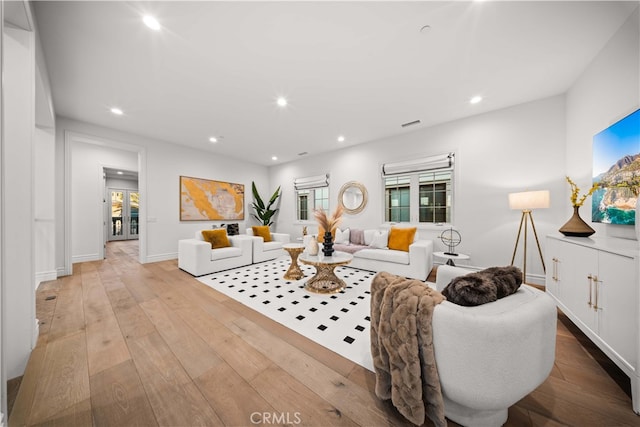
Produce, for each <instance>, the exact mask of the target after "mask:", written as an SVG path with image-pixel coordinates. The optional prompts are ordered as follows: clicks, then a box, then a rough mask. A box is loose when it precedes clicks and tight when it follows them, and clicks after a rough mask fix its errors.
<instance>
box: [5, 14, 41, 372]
mask: <svg viewBox="0 0 640 427" xmlns="http://www.w3.org/2000/svg"><path fill="white" fill-rule="evenodd" d="M34 51H35V49H34V38H33V33H32V32H29V31H24V30H20V29H15V28H9V27H8V26H5V28H4V38H3V56H4V58H3V77H2V78H3V86H2V87H3V101H4V111H3V114H4V120H3V127H4V129H3V132H4V139H3V158H2V174H3V180H2V182H3V188H2V198H3V200H2V209H3V215H2V220H3V227H2V233H1V235H2V243H3V254H2V255H3V260H2V263H3V266H2V268H3V271H2V273H3V276H2V281H3V292H4V294H3V300H2V316H3V319H5V320H6V322H3V325H2V326H3V331H2V338H3V351H4V360H3V363H4V364H5V366H6V378H7V379H10V378H14V377H17V376H20V375H22V373H23V372H24V368H25V366H26V364H27V361H28V359H29V354H30V352H31V348H32V339H33V337H34V335H35V329H34V328H35V291H34V282H35V274H34V250H33V247H34V246H33V223H34V222H33V208H34V203H33V200H34V199H33V196H34V193H33V186H34V181H33V133H34V128H35V124H34V99H35V94H34V82H35V79H34V75H35V71H34V70H35V65H34V62H35V56H34Z"/></svg>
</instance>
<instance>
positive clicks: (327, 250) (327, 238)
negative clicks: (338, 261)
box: [322, 231, 333, 256]
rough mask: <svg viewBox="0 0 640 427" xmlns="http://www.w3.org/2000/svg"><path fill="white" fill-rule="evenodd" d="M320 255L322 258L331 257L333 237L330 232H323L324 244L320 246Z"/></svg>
mask: <svg viewBox="0 0 640 427" xmlns="http://www.w3.org/2000/svg"><path fill="white" fill-rule="evenodd" d="M322 253H323V254H324V256H331V255H333V236H332V235H331V232H330V231H325V232H324V243H323V244H322Z"/></svg>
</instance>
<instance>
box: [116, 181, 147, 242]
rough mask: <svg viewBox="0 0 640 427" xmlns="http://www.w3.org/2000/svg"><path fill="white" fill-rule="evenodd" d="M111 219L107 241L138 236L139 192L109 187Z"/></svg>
mask: <svg viewBox="0 0 640 427" xmlns="http://www.w3.org/2000/svg"><path fill="white" fill-rule="evenodd" d="M109 194H110V195H111V221H110V222H109V224H108V227H109V241H112V240H131V239H137V238H138V211H139V193H138V191H136V190H119V189H110V190H109Z"/></svg>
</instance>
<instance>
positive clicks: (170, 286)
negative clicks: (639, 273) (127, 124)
mask: <svg viewBox="0 0 640 427" xmlns="http://www.w3.org/2000/svg"><path fill="white" fill-rule="evenodd" d="M137 251H138V246H137V242H135V241H128V242H113V243H110V244H109V245H108V247H107V259H106V260H104V261H96V262H88V263H83V264H76V265H74V275H72V276H69V277H64V278H61V279H58V280H55V281H51V282H46V283H43V284H41V285H40V287H39V289H38V292H37V297H36V310H37V313H38V318H39V319H40V323H41V324H40V337H39V340H38V346H37V347H36V349H35V350H34V351H33V353H32V355H31V358H30V361H29V364H28V366H27V370H26V372H25V375H24V377H23V378H22V381H21V385H20V388H19V390H18V392H17V395H16V397H15V404H14V405H13V410H12V411H11V413H10V417H9V426H11V427H13V426H23V425H61V426H89V425H96V426H124V425H144V426H153V425H161V426H175V425H179V426H193V425H206V426H215V425H254V424H256V421H259V422H258V423H257V424H260V421H262V424H263V425H267V424H280V425H282V424H289V425H292V424H299V425H307V426H329V425H336V426H358V425H359V426H385V425H387V426H410V425H411V424H410V423H408V422H406V421H405V420H404V419H403V418H402V417H401V416H400V415H399V414H398V413H397V412H396V411H395V410H394V409H393V407H392V406H391V405H390V404H389V403H388V402H383V401H380V400H379V399H377V398H376V397H375V394H374V392H373V390H374V388H375V379H374V376H373V374H372V373H371V372H369V371H367V370H366V369H364V368H362V367H360V366H358V365H355V364H354V363H353V362H351V361H349V360H347V359H344V358H342V357H340V356H338V355H336V354H335V353H333V352H331V351H329V350H327V349H325V348H323V347H321V346H319V345H318V344H316V343H314V342H312V341H310V340H308V339H306V338H304V337H302V336H300V335H298V334H296V333H294V332H292V331H291V330H289V329H287V328H286V327H283V326H282V325H280V324H278V323H276V322H274V321H272V320H270V319H268V318H265V317H264V316H262V315H260V314H259V313H256V312H254V311H252V310H250V309H248V308H246V307H244V306H243V305H241V304H239V303H237V302H236V301H233V300H231V299H229V298H228V297H226V296H225V295H222V294H220V293H218V292H216V291H214V290H213V289H210V288H208V287H206V286H204V285H202V284H201V283H199V282H198V281H197V280H195V279H193V278H192V277H191V276H190V275H188V274H187V273H184V272H182V271H180V270H179V269H178V268H177V262H176V261H165V262H160V263H154V264H146V265H140V264H139V263H138V262H137ZM47 297H48V298H47ZM52 297H55V298H52ZM557 337H558V339H557V352H556V363H555V365H554V369H553V371H552V373H551V375H550V377H549V378H548V379H547V381H545V383H543V384H542V385H541V386H540V387H539V388H538V389H536V390H535V391H534V392H532V393H531V394H529V395H528V396H526V397H525V398H524V399H522V400H521V401H520V402H518V403H517V404H516V405H514V406H513V407H511V408H510V409H509V420H508V422H507V425H508V426H518V427H519V426H552V427H553V426H625V425H629V426H638V425H640V417H637V416H636V415H635V414H634V413H633V412H632V410H631V400H630V398H629V394H630V391H629V381H628V379H627V378H626V377H625V376H624V374H623V373H621V372H620V371H619V370H618V369H617V368H616V367H615V365H613V364H612V363H611V361H610V360H609V359H607V358H606V356H604V355H603V354H602V352H600V351H599V350H598V349H597V348H595V347H594V346H593V344H591V342H590V341H589V340H588V339H586V337H585V336H584V335H583V334H582V333H581V332H580V331H579V330H577V328H576V327H575V326H574V325H573V324H572V323H571V322H570V321H569V320H568V319H567V318H566V317H565V316H564V315H563V314H562V313H559V322H558V333H557ZM18 383H20V381H16V382H12V384H18ZM10 400H11V401H13V399H10ZM265 414H267V415H265ZM265 416H266V417H271V418H270V419H268V420H267V419H263V418H264V417H265ZM427 425H429V423H427ZM450 425H452V426H455V425H456V424H455V423H450Z"/></svg>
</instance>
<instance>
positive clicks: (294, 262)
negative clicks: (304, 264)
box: [282, 243, 304, 280]
mask: <svg viewBox="0 0 640 427" xmlns="http://www.w3.org/2000/svg"><path fill="white" fill-rule="evenodd" d="M282 249H284V250H285V251H287V252H289V255H290V256H291V265H290V266H289V270H287V272H286V273H285V274H284V276H283V278H284V279H285V280H300V279H302V278H303V277H304V273H303V272H302V270H301V269H300V266H299V265H298V255H300V254H301V253H302V252H303V251H304V245H301V244H299V243H285V244H284V245H282Z"/></svg>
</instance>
